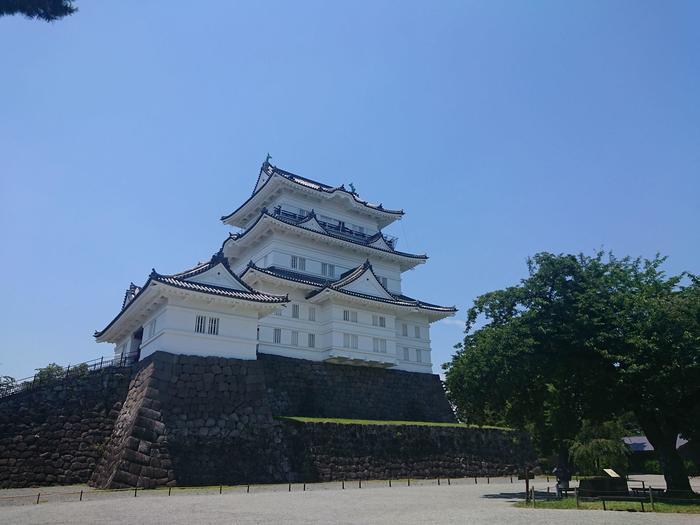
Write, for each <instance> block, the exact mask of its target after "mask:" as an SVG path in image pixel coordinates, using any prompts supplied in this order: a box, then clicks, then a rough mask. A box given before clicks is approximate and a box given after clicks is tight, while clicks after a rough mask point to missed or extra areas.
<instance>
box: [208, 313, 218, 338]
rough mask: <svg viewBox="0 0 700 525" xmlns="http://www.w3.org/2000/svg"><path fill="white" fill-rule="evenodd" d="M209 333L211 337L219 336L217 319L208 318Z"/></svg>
mask: <svg viewBox="0 0 700 525" xmlns="http://www.w3.org/2000/svg"><path fill="white" fill-rule="evenodd" d="M209 333H210V334H211V335H219V318H218V317H210V318H209Z"/></svg>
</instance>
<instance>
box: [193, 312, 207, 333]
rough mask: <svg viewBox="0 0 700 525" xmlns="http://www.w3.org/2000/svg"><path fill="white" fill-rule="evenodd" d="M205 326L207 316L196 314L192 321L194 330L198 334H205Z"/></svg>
mask: <svg viewBox="0 0 700 525" xmlns="http://www.w3.org/2000/svg"><path fill="white" fill-rule="evenodd" d="M206 328H207V316H206V315H198V316H197V317H196V318H195V321H194V331H195V332H196V333H198V334H205V333H206V331H207V330H206Z"/></svg>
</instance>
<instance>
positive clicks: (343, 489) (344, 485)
mask: <svg viewBox="0 0 700 525" xmlns="http://www.w3.org/2000/svg"><path fill="white" fill-rule="evenodd" d="M343 490H345V480H343Z"/></svg>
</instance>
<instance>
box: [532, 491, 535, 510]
mask: <svg viewBox="0 0 700 525" xmlns="http://www.w3.org/2000/svg"><path fill="white" fill-rule="evenodd" d="M532 508H533V509H534V508H535V487H532Z"/></svg>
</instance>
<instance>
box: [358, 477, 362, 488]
mask: <svg viewBox="0 0 700 525" xmlns="http://www.w3.org/2000/svg"><path fill="white" fill-rule="evenodd" d="M357 488H358V489H361V488H362V480H361V479H358V480H357Z"/></svg>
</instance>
